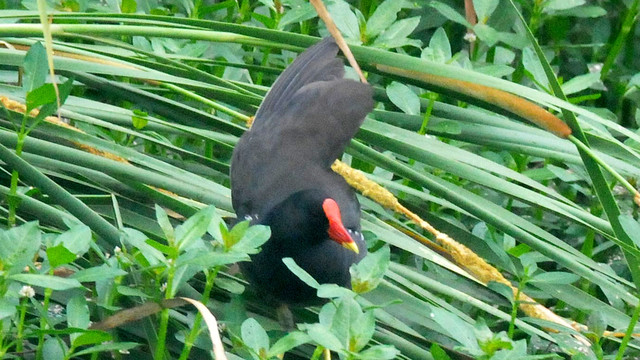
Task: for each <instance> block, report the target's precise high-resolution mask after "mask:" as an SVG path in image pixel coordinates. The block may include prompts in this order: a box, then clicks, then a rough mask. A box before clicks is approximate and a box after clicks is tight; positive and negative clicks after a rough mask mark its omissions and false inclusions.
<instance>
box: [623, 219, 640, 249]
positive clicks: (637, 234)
mask: <svg viewBox="0 0 640 360" xmlns="http://www.w3.org/2000/svg"><path fill="white" fill-rule="evenodd" d="M618 220H619V221H620V225H622V228H623V229H624V232H626V233H627V235H629V237H630V238H631V240H632V241H633V242H634V244H636V246H638V247H640V223H638V221H637V220H636V219H635V218H634V217H633V216H631V215H629V214H622V215H620V216H619V217H618Z"/></svg>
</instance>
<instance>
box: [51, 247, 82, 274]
mask: <svg viewBox="0 0 640 360" xmlns="http://www.w3.org/2000/svg"><path fill="white" fill-rule="evenodd" d="M47 259H48V260H49V264H51V267H52V268H56V267H58V266H60V265H65V264H69V263H71V262H73V261H74V260H75V259H76V254H74V253H72V252H71V251H69V250H68V249H67V248H66V247H64V245H62V244H59V245H57V246H50V247H48V248H47Z"/></svg>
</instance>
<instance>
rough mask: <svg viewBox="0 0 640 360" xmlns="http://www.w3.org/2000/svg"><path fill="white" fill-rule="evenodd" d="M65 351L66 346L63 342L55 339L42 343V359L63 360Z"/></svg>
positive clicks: (51, 338)
mask: <svg viewBox="0 0 640 360" xmlns="http://www.w3.org/2000/svg"><path fill="white" fill-rule="evenodd" d="M67 350H68V349H67V345H66V344H65V342H64V341H60V339H58V338H56V337H50V338H48V339H47V340H45V341H44V346H43V347H42V354H43V358H45V359H47V360H64V359H65V356H64V355H65V353H66V352H67Z"/></svg>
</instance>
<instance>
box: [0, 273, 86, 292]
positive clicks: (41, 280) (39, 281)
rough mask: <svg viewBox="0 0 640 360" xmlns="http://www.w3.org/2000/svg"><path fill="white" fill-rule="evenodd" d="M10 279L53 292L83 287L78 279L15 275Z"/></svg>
mask: <svg viewBox="0 0 640 360" xmlns="http://www.w3.org/2000/svg"><path fill="white" fill-rule="evenodd" d="M9 279H12V280H16V281H20V282H23V283H25V284H29V285H33V286H40V287H43V288H48V289H52V290H68V289H73V288H78V287H82V284H80V282H79V281H78V280H76V279H71V278H61V277H58V276H53V275H44V274H14V275H11V276H9Z"/></svg>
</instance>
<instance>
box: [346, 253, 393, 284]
mask: <svg viewBox="0 0 640 360" xmlns="http://www.w3.org/2000/svg"><path fill="white" fill-rule="evenodd" d="M389 262H390V249H389V247H388V246H384V247H382V248H380V249H379V250H378V251H376V252H374V253H369V254H368V255H367V256H366V257H365V258H364V259H362V260H360V262H359V263H357V264H353V265H352V266H351V268H350V269H349V272H350V273H351V287H352V289H353V291H355V292H356V293H359V294H364V293H367V292H369V291H371V290H373V289H375V288H376V287H377V286H378V284H380V281H382V278H383V277H384V274H385V272H386V271H387V269H388V268H389Z"/></svg>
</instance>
